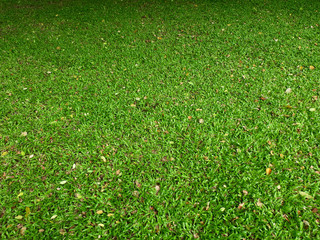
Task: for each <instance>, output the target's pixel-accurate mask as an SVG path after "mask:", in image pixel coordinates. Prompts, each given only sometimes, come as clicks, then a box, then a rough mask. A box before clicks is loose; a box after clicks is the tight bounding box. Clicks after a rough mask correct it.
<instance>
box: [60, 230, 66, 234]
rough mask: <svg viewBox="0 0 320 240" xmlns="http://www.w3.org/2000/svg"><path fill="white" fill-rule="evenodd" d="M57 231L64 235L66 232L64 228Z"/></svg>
mask: <svg viewBox="0 0 320 240" xmlns="http://www.w3.org/2000/svg"><path fill="white" fill-rule="evenodd" d="M59 233H60V234H61V235H65V234H66V233H67V232H66V230H64V229H60V230H59Z"/></svg>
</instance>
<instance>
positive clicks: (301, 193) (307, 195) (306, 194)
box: [299, 191, 313, 199]
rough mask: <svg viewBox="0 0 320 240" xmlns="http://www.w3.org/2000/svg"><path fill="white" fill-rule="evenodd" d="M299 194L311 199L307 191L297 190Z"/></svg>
mask: <svg viewBox="0 0 320 240" xmlns="http://www.w3.org/2000/svg"><path fill="white" fill-rule="evenodd" d="M299 194H300V195H301V196H302V197H305V198H306V199H313V197H312V196H311V195H309V194H308V193H306V192H301V191H299Z"/></svg>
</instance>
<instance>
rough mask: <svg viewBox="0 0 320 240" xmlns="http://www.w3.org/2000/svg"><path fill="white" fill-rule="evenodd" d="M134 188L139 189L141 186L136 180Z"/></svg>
mask: <svg viewBox="0 0 320 240" xmlns="http://www.w3.org/2000/svg"><path fill="white" fill-rule="evenodd" d="M136 187H137V188H141V184H140V183H139V182H138V181H137V180H136Z"/></svg>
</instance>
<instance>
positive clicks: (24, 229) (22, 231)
mask: <svg viewBox="0 0 320 240" xmlns="http://www.w3.org/2000/svg"><path fill="white" fill-rule="evenodd" d="M26 230H27V228H26V227H23V228H21V229H20V234H21V235H24V234H25V232H26Z"/></svg>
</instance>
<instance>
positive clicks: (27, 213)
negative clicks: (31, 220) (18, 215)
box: [26, 207, 30, 218]
mask: <svg viewBox="0 0 320 240" xmlns="http://www.w3.org/2000/svg"><path fill="white" fill-rule="evenodd" d="M29 214H30V208H29V207H26V218H27V217H28V216H29Z"/></svg>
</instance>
